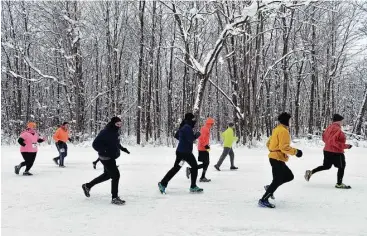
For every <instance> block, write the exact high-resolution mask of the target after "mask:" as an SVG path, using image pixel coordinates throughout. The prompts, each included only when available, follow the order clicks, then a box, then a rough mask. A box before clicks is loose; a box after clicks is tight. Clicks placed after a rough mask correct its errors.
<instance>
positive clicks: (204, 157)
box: [198, 151, 210, 178]
mask: <svg viewBox="0 0 367 236" xmlns="http://www.w3.org/2000/svg"><path fill="white" fill-rule="evenodd" d="M198 160H199V161H200V162H202V164H200V165H198V169H201V168H202V169H203V173H202V175H201V178H205V173H206V170H207V169H208V167H209V163H210V162H209V152H208V151H199V156H198Z"/></svg>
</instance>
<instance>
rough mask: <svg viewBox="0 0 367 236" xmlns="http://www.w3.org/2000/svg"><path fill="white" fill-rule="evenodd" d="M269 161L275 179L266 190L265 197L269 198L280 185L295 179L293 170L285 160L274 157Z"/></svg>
mask: <svg viewBox="0 0 367 236" xmlns="http://www.w3.org/2000/svg"><path fill="white" fill-rule="evenodd" d="M269 161H270V165H271V169H272V172H273V181H272V182H271V184H270V185H269V188H268V190H267V191H266V192H265V194H264V196H263V199H268V198H269V197H270V195H272V194H273V193H274V192H275V191H276V190H277V188H278V187H279V186H280V185H282V184H284V183H287V182H289V181H292V180H293V179H294V175H293V173H292V171H291V170H290V169H289V168H288V166H287V165H286V164H285V162H283V161H278V160H275V159H272V158H269Z"/></svg>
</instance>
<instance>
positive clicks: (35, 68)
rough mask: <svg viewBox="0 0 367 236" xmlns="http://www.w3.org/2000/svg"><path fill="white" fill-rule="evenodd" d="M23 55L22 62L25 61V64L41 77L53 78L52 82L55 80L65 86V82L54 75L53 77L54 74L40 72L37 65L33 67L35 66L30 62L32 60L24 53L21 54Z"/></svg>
mask: <svg viewBox="0 0 367 236" xmlns="http://www.w3.org/2000/svg"><path fill="white" fill-rule="evenodd" d="M23 56H24V62H26V63H27V65H28V66H29V67H30V68H32V69H33V70H34V71H35V72H37V74H39V75H40V76H41V77H43V78H45V79H51V80H53V81H54V82H56V83H58V84H60V85H63V86H66V84H65V83H63V82H60V81H59V80H58V79H57V78H56V77H54V76H52V75H45V74H43V73H42V72H41V70H40V69H38V68H37V67H35V66H34V65H33V64H32V62H30V60H29V58H28V57H27V56H25V55H23Z"/></svg>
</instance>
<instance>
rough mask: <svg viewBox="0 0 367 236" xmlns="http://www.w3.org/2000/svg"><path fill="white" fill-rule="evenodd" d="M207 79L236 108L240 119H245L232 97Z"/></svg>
mask: <svg viewBox="0 0 367 236" xmlns="http://www.w3.org/2000/svg"><path fill="white" fill-rule="evenodd" d="M208 81H209V82H210V83H211V84H212V85H213V86H214V87H215V88H216V89H218V91H219V92H220V93H221V94H222V95H223V96H224V97H225V98H227V100H228V101H229V102H230V103H231V105H232V106H233V107H234V108H235V109H236V112H237V114H238V115H239V116H240V117H241V119H245V115H244V114H243V113H241V109H240V108H239V107H238V106H236V104H234V102H233V101H232V99H231V98H230V97H229V96H228V95H227V94H226V93H225V92H224V91H223V90H222V89H221V88H219V87H218V85H216V84H215V83H214V82H213V81H212V80H211V79H208Z"/></svg>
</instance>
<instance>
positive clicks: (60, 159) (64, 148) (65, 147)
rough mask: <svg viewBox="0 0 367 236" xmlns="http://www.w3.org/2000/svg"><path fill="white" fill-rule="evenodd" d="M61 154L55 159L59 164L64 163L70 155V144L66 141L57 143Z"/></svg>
mask: <svg viewBox="0 0 367 236" xmlns="http://www.w3.org/2000/svg"><path fill="white" fill-rule="evenodd" d="M55 145H56V148H57V151H58V152H59V156H58V157H56V158H55V159H56V160H57V161H58V162H59V166H63V165H64V159H65V157H66V156H67V155H68V145H67V144H66V143H64V142H63V143H61V144H57V143H55Z"/></svg>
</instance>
